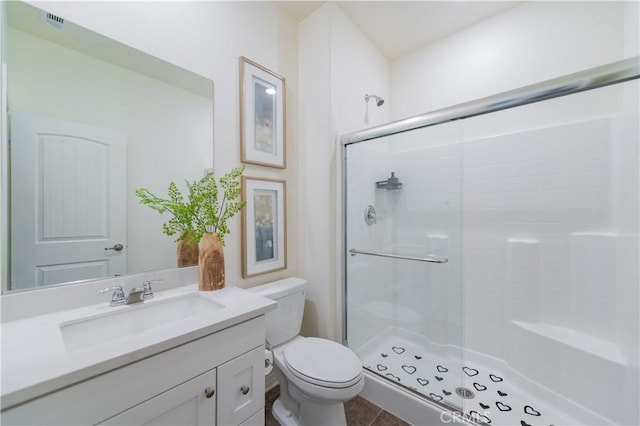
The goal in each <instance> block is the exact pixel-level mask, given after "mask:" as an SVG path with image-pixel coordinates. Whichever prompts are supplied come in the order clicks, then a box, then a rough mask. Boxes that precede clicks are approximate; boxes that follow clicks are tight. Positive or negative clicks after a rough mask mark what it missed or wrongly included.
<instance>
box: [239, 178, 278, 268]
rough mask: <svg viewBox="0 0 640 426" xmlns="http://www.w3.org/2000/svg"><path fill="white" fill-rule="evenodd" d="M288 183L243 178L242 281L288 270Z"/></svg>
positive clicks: (275, 180)
mask: <svg viewBox="0 0 640 426" xmlns="http://www.w3.org/2000/svg"><path fill="white" fill-rule="evenodd" d="M285 197H286V182H285V181H284V180H277V179H266V178H253V177H247V176H243V177H242V199H243V200H245V201H246V202H247V205H246V206H245V208H244V209H243V210H242V278H247V277H252V276H254V275H260V274H265V273H267V272H273V271H278V270H280V269H285V268H286V267H287V232H286V229H287V218H286V200H285Z"/></svg>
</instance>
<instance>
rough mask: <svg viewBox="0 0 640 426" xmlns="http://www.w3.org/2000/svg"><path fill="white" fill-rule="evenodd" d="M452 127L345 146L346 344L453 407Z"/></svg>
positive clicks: (456, 299) (456, 390)
mask: <svg viewBox="0 0 640 426" xmlns="http://www.w3.org/2000/svg"><path fill="white" fill-rule="evenodd" d="M461 153H462V146H461V125H460V123H459V122H449V123H444V124H440V125H437V126H431V127H426V128H422V129H418V130H413V131H410V132H405V133H399V134H395V135H389V136H384V137H379V138H376V139H372V140H367V141H363V142H358V143H353V144H349V145H347V146H346V147H345V203H346V206H345V215H346V217H345V226H346V241H345V244H346V250H347V251H346V259H345V263H346V268H345V274H346V276H345V283H346V284H345V293H346V294H345V297H346V311H347V312H346V329H345V333H346V341H347V344H348V346H349V347H350V348H351V349H352V350H354V351H355V352H356V353H357V354H358V356H359V357H360V359H361V360H362V361H363V364H364V366H365V368H366V369H368V370H369V371H371V372H372V373H374V374H377V375H379V376H380V377H383V378H384V379H386V380H389V381H391V382H394V383H396V384H398V385H400V386H403V387H405V388H407V389H410V390H411V391H413V392H416V393H418V394H421V395H423V396H425V397H427V398H430V399H431V400H433V401H436V402H439V403H443V404H447V405H450V406H452V407H454V408H461V407H462V402H461V401H462V399H461V394H463V393H464V391H463V390H462V389H460V387H461V386H462V375H463V364H462V344H463V341H462V338H463V334H462V324H463V322H462V312H463V306H462V300H463V299H462V274H461V260H462V259H461V252H462V250H461V224H462V222H461V217H462V214H461V195H462V188H461V182H462V181H461V164H462V157H461Z"/></svg>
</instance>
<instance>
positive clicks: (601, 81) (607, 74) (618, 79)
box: [340, 56, 640, 406]
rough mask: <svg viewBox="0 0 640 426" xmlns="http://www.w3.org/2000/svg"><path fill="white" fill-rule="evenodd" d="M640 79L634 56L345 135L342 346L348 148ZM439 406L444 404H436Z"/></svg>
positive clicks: (344, 337) (345, 340)
mask: <svg viewBox="0 0 640 426" xmlns="http://www.w3.org/2000/svg"><path fill="white" fill-rule="evenodd" d="M639 78H640V56H634V57H630V58H627V59H623V60H620V61H616V62H612V63H609V64H606V65H602V66H598V67H595V68H590V69H587V70H584V71H580V72H576V73H572V74H568V75H565V76H562V77H558V78H554V79H551V80H545V81H542V82H540V83H536V84H532V85H528V86H524V87H521V88H519V89H514V90H510V91H507V92H503V93H500V94H497V95H492V96H489V97H485V98H481V99H478V100H475V101H470V102H466V103H462V104H458V105H455V106H451V107H447V108H443V109H439V110H435V111H432V112H428V113H425V114H420V115H416V116H413V117H409V118H406V119H402V120H398V121H393V122H390V123H387V124H384V125H380V126H375V127H371V128H368V129H364V130H361V131H358V132H354V133H350V134H347V135H343V136H342V137H341V138H340V145H341V147H340V151H341V152H340V155H341V157H342V170H341V175H342V197H341V204H342V218H341V223H342V237H343V238H342V244H341V246H342V247H341V259H342V262H341V263H342V274H341V280H342V293H341V294H342V312H341V313H342V343H343V344H344V345H345V346H347V347H348V346H349V345H348V340H349V336H348V334H347V322H348V319H347V314H348V309H347V305H348V295H347V259H348V256H349V248H348V247H347V232H348V228H347V179H346V177H347V156H346V154H347V146H348V145H351V144H355V143H360V142H365V141H368V140H371V139H377V138H380V137H385V136H390V135H394V134H398V133H402V132H407V131H410V130H416V129H419V128H423V127H429V126H434V125H437V124H442V123H446V122H449V121H455V120H461V119H465V118H470V117H475V116H479V115H483V114H488V113H492V112H497V111H502V110H507V109H511V108H516V107H519V106H524V105H528V104H533V103H536V102H541V101H545V100H549V99H554V98H559V97H563V96H568V95H572V94H575V93H579V92H584V91H588V90H593V89H598V88H601V87H605V86H610V85H614V84H618V83H624V82H626V81H631V80H635V79H639ZM433 402H434V403H436V404H437V405H440V406H442V404H439V403H437V402H436V401H433Z"/></svg>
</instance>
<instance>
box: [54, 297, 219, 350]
mask: <svg viewBox="0 0 640 426" xmlns="http://www.w3.org/2000/svg"><path fill="white" fill-rule="evenodd" d="M223 308H224V305H222V304H220V303H218V302H215V301H213V300H210V299H207V298H205V297H203V296H201V295H199V294H198V293H191V294H187V295H184V296H176V297H173V298H170V299H166V300H158V301H151V302H142V303H138V304H135V305H128V306H124V307H123V308H120V309H118V310H116V311H114V312H108V313H103V314H99V315H95V316H91V317H86V318H82V319H78V320H74V321H68V322H64V323H61V324H60V332H61V333H62V340H63V341H64V345H65V348H66V349H67V351H77V350H81V349H85V348H89V347H92V346H96V345H100V344H103V343H106V342H110V341H113V340H117V339H121V338H124V337H130V336H133V335H136V334H140V333H144V332H145V331H148V330H151V329H154V328H157V327H162V326H164V325H167V324H171V323H175V322H178V321H182V320H184V319H187V318H191V317H194V316H197V315H202V314H208V313H211V312H212V311H216V310H219V309H223Z"/></svg>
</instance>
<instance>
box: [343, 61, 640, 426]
mask: <svg viewBox="0 0 640 426" xmlns="http://www.w3.org/2000/svg"><path fill="white" fill-rule="evenodd" d="M638 64H639V58H637V57H636V58H631V59H628V60H625V61H621V62H617V63H614V64H610V65H607V66H604V67H599V68H596V69H592V70H587V71H584V72H581V73H577V74H573V75H570V76H566V77H563V78H559V79H555V80H552V81H548V82H545V83H542V84H538V85H535V86H531V87H527V88H524V89H521V90H516V91H512V92H509V93H505V94H502V95H497V96H494V97H491V98H487V99H483V100H481V101H478V102H472V103H468V104H464V105H460V106H457V107H453V108H448V109H446V110H441V111H436V112H434V113H429V114H425V115H422V116H418V117H414V118H411V119H408V120H402V121H398V122H394V123H390V124H388V125H384V126H379V127H375V128H372V129H367V130H364V131H361V132H358V133H354V134H351V135H347V136H344V137H343V138H342V142H343V151H342V153H343V183H344V187H343V213H344V218H343V226H344V232H345V234H344V235H345V237H344V278H343V289H344V300H345V303H344V319H345V321H344V339H345V344H346V345H347V346H349V347H350V348H351V349H353V350H354V351H355V352H356V353H357V354H358V356H359V357H360V359H361V360H362V362H363V365H364V366H365V368H366V370H367V374H368V375H369V376H370V377H372V378H377V380H378V381H381V382H384V383H385V385H388V386H391V387H392V388H397V389H402V391H403V392H404V394H406V395H411V397H412V398H415V397H418V398H419V399H422V400H424V401H425V404H426V405H425V407H426V406H427V405H429V406H431V407H433V406H434V404H435V405H436V406H438V407H439V408H442V409H443V410H448V411H443V412H449V413H451V412H453V413H456V414H455V415H465V416H466V417H467V419H470V420H473V421H475V422H476V423H485V424H491V425H496V424H503V425H518V424H520V425H523V426H524V425H527V424H575V425H578V424H580V425H584V424H592V425H596V424H597V425H600V424H634V425H637V424H639V422H640V415H639V412H638V398H639V396H640V395H639V391H638V386H639V382H638V362H639V347H640V342H639V332H640V329H639V325H638V323H639V312H640V311H639V306H638V303H639V302H638V300H639V277H640V274H639V266H638V264H639V245H640V244H639V236H638V235H639V234H638V228H639V223H638V222H639V215H640V209H639V181H640V177H639V175H638V169H639V165H640V157H639V154H640V151H639V149H638V144H639V139H640V135H639V130H638V128H639V121H638V114H639V109H638V98H639V93H640V86H639V84H638V80H637V78H638V74H639V72H638ZM442 420H443V421H444V420H445V419H442ZM445 422H446V421H445Z"/></svg>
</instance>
